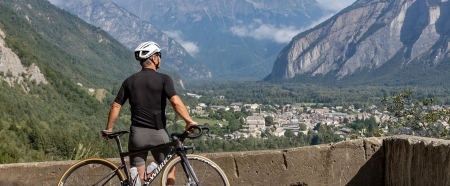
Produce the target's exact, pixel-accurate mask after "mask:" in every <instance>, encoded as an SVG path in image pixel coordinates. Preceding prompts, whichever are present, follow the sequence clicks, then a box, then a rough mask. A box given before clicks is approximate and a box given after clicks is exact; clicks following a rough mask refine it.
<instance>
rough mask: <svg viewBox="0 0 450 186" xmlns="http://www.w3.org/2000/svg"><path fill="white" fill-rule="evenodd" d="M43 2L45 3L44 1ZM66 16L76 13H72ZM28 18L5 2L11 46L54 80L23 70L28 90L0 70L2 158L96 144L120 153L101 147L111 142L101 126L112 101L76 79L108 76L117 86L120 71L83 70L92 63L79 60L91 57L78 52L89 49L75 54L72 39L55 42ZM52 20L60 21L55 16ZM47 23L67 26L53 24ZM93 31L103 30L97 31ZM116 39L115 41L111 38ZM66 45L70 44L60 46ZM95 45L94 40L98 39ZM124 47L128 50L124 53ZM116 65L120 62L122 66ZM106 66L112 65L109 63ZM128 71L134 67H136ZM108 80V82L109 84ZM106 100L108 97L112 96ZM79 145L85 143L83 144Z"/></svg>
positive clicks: (48, 155) (71, 155)
mask: <svg viewBox="0 0 450 186" xmlns="http://www.w3.org/2000/svg"><path fill="white" fill-rule="evenodd" d="M14 2H18V1H14ZM33 2H34V3H33ZM45 2H46V1H45ZM29 3H33V4H31V5H30V6H38V4H37V2H36V1H30V2H29ZM43 4H44V5H45V3H43ZM47 4H48V3H47ZM48 5H49V4H48ZM14 8H16V9H18V8H19V7H18V6H14ZM47 8H48V7H47ZM47 16H49V18H50V17H52V18H53V17H55V16H56V15H52V14H48V15H47ZM67 16H68V17H71V15H70V14H68V13H67ZM69 20H70V19H69ZM69 20H68V21H65V22H66V23H67V24H71V22H72V24H73V21H69ZM29 22H30V21H28V20H25V19H23V18H21V17H20V16H19V15H18V14H16V12H14V11H13V10H12V9H11V8H10V7H8V6H5V5H4V4H3V3H0V29H1V30H2V31H3V32H4V33H5V38H4V40H5V43H6V46H7V47H9V48H11V49H12V50H13V51H14V53H16V54H17V55H18V57H19V58H20V59H21V62H22V64H23V65H24V66H25V67H28V66H30V65H31V64H35V65H37V66H38V67H39V68H40V69H41V72H42V73H43V74H44V76H45V78H46V79H47V81H48V82H49V83H48V84H42V83H40V84H37V83H36V81H30V80H29V79H27V76H26V75H25V74H24V75H23V77H24V82H21V84H22V85H23V84H25V86H27V87H29V89H30V90H29V91H28V92H25V91H24V90H23V88H22V85H21V84H19V82H16V84H15V85H13V86H10V85H9V84H8V83H7V82H6V81H3V79H4V78H5V76H8V74H7V73H6V74H5V73H2V74H1V77H0V79H2V81H1V83H0V100H1V101H0V141H1V142H0V163H11V162H24V161H46V160H63V159H75V158H76V156H79V155H80V153H81V152H82V151H83V148H84V149H89V148H94V147H95V149H91V153H92V154H95V153H97V155H96V156H114V155H115V154H116V153H115V151H113V150H111V151H112V152H109V150H102V149H99V148H108V145H106V146H105V145H100V143H103V141H102V140H99V139H101V138H99V131H100V130H101V129H103V128H104V126H105V123H106V117H107V112H108V106H107V105H105V104H104V103H102V102H100V101H98V100H96V99H95V98H94V97H92V96H90V95H89V94H88V91H87V90H86V89H85V88H83V87H80V86H78V85H76V82H77V80H83V79H84V80H85V81H90V82H93V83H92V84H95V85H97V86H99V85H101V84H102V83H105V82H108V84H109V85H110V87H112V84H113V82H119V79H118V78H119V77H115V76H114V74H110V75H109V77H107V78H100V77H98V78H97V76H101V77H104V76H103V74H102V73H100V72H97V71H95V67H92V68H91V69H90V70H85V71H83V69H87V68H89V65H87V66H84V67H83V66H82V65H81V64H77V63H76V62H80V63H81V62H85V63H87V62H88V60H83V59H82V58H81V57H79V56H84V55H80V54H76V53H77V52H78V53H79V51H78V50H71V52H68V50H69V49H70V48H72V49H73V47H74V46H72V43H71V42H68V41H64V40H63V41H60V42H61V43H60V44H58V43H53V42H52V40H50V39H49V38H47V37H46V36H44V35H43V32H42V31H36V30H35V29H34V28H33V27H32V26H31V25H30V24H29ZM63 22H64V21H63ZM53 23H54V24H58V23H57V22H56V21H55V20H53ZM80 24H81V23H80ZM41 26H43V24H42V25H41ZM60 26H63V25H60ZM78 26H79V25H78ZM43 27H45V26H43ZM45 29H49V30H52V29H54V30H62V29H60V28H58V27H50V26H47V27H46V28H45ZM68 29H70V28H68ZM98 32H99V33H100V32H101V31H98ZM80 34H81V33H80ZM94 35H96V36H101V34H98V33H96V34H94ZM63 36H64V33H61V34H60V35H57V34H55V35H54V36H53V37H52V38H53V39H54V40H58V37H63ZM49 37H50V36H49ZM65 37H67V38H72V39H73V37H72V36H70V35H69V33H65ZM77 37H78V38H87V37H88V36H83V35H79V36H77ZM111 42H113V41H112V40H111ZM78 43H79V44H80V45H84V46H88V45H89V43H85V41H84V40H79V41H78ZM62 45H65V47H61V46H62ZM92 45H93V46H95V44H92ZM94 48H95V47H94ZM103 49H105V47H103ZM100 50H102V48H101V47H99V48H98V51H100ZM117 51H120V50H117ZM117 51H116V52H117ZM125 51H126V50H123V51H122V53H125ZM70 53H71V54H70ZM97 55H98V58H100V59H101V58H103V57H102V56H108V55H107V54H103V53H100V52H99V53H98V54H97ZM117 56H119V55H117ZM117 56H110V58H111V60H112V59H113V58H116V57H117ZM84 57H86V56H84ZM122 59H125V57H122ZM97 65H99V66H97V67H100V66H101V64H97ZM103 65H107V63H106V62H105V63H104V64H103ZM116 65H118V63H116ZM101 68H103V67H101ZM101 68H99V69H101ZM117 69H119V68H118V67H117ZM130 69H131V68H130ZM105 70H107V69H106V68H105ZM128 71H129V73H131V70H128ZM85 74H91V76H89V75H86V76H84V75H85ZM121 76H122V77H124V76H125V73H122V74H121ZM94 80H98V81H94ZM83 82H84V81H83ZM108 84H106V83H105V86H107V85H108ZM105 88H107V87H105ZM109 95H110V94H109ZM109 97H111V96H109ZM108 99H111V98H108ZM108 99H107V100H108ZM107 100H105V102H110V101H107ZM121 126H124V125H121V122H120V121H119V122H118V129H120V128H121ZM110 145H112V144H110ZM80 146H82V147H83V148H81V149H79V148H78V147H80ZM94 151H95V153H94ZM99 152H101V153H99Z"/></svg>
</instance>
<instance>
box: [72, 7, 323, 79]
mask: <svg viewBox="0 0 450 186" xmlns="http://www.w3.org/2000/svg"><path fill="white" fill-rule="evenodd" d="M86 1H87V0H73V1H71V2H72V3H65V7H66V8H67V9H68V10H70V11H72V12H74V13H75V14H77V15H79V16H80V17H82V18H83V17H84V18H83V19H85V20H89V18H88V16H86V14H90V13H91V12H92V14H101V13H104V14H106V15H103V14H102V16H101V17H103V18H104V19H102V20H99V21H100V22H97V23H95V24H96V25H101V24H104V23H101V22H110V21H111V20H120V19H122V18H121V17H123V16H125V15H124V14H117V13H113V12H111V13H109V14H108V11H102V12H96V11H93V10H95V8H94V7H92V8H88V6H87V5H86V6H85V8H83V7H82V6H78V5H76V4H82V2H86ZM110 1H114V2H115V3H116V4H118V5H119V6H120V7H123V8H125V9H127V10H128V11H130V12H131V13H133V14H134V15H137V16H138V17H140V18H141V20H143V21H148V22H150V23H151V24H152V25H153V26H154V27H156V28H158V30H161V31H163V32H164V33H166V34H167V35H169V36H170V37H171V38H174V39H175V40H177V41H178V42H179V43H180V44H181V45H182V46H183V47H184V48H185V49H186V50H187V51H188V52H189V53H190V54H192V56H194V57H195V58H196V59H198V60H199V61H201V62H202V63H203V64H205V65H206V67H208V69H210V70H211V72H212V76H213V78H215V79H242V78H244V79H248V78H252V79H261V78H263V77H265V76H266V75H268V74H269V73H270V70H271V67H272V66H273V62H274V60H275V59H276V56H277V54H278V53H279V52H280V51H281V49H282V48H283V47H284V46H285V45H286V44H287V43H288V42H289V41H290V40H291V39H292V37H294V36H295V35H296V34H298V33H299V32H300V30H301V29H304V28H306V27H307V26H308V25H310V24H312V23H313V22H314V21H317V20H319V19H320V18H321V17H322V16H324V15H325V14H326V13H328V12H327V11H325V10H323V9H322V8H320V7H319V4H318V3H317V2H316V1H314V0H282V1H280V0H252V1H251V0H245V1H244V0H226V1H225V0H193V1H184V0H165V1H157V0H126V1H125V0H110ZM104 2H105V1H104ZM105 4H108V3H105ZM90 17H94V16H92V15H91V16H90ZM117 25H128V24H126V23H124V22H120V23H117V24H114V27H119V26H117ZM138 25H139V24H138ZM102 28H103V27H102ZM128 28H133V29H135V27H131V26H128ZM105 30H107V29H105ZM124 32H125V31H124ZM129 32H131V31H129ZM112 35H114V34H112ZM115 37H117V36H115ZM119 40H120V39H119ZM183 60H184V59H183ZM180 74H181V73H180Z"/></svg>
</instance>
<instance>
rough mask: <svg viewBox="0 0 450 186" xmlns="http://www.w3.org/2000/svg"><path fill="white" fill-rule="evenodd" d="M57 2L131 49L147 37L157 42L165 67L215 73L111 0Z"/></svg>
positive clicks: (194, 74) (186, 73) (191, 74)
mask: <svg viewBox="0 0 450 186" xmlns="http://www.w3.org/2000/svg"><path fill="white" fill-rule="evenodd" d="M57 5H59V6H60V7H62V8H64V9H66V10H69V11H71V12H72V13H73V14H75V15H78V16H79V17H80V18H82V19H83V20H85V21H86V22H88V23H90V24H93V25H96V26H98V27H99V28H101V29H103V30H105V31H106V32H108V33H109V34H110V35H111V36H113V37H114V38H116V39H117V40H118V41H120V42H121V43H122V44H123V45H125V46H126V47H127V48H128V49H130V50H134V49H135V48H136V47H137V46H138V45H139V44H140V43H142V42H144V41H155V42H157V43H158V44H159V45H160V46H161V48H162V53H163V58H162V59H163V61H162V68H164V69H166V70H169V71H173V72H176V73H178V74H180V75H181V76H183V77H185V78H190V79H192V78H193V79H199V78H211V76H212V73H211V72H210V71H209V70H208V69H207V68H206V67H205V65H204V64H202V63H200V62H199V61H198V60H196V59H194V58H193V57H192V56H191V55H190V54H189V53H188V52H186V50H185V49H184V48H183V47H182V46H181V45H180V44H178V43H177V42H176V41H175V40H173V39H172V38H170V37H168V35H166V34H164V33H163V32H160V31H159V30H157V29H156V28H155V27H154V26H153V25H152V24H150V23H148V22H146V21H143V20H141V19H140V18H139V17H137V16H135V15H134V14H132V13H130V12H128V11H127V10H125V9H124V8H121V7H119V6H117V5H116V4H115V3H113V2H111V1H107V0H74V1H63V2H62V1H61V3H57Z"/></svg>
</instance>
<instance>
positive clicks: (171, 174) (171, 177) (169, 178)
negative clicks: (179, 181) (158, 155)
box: [167, 167, 176, 185]
mask: <svg viewBox="0 0 450 186" xmlns="http://www.w3.org/2000/svg"><path fill="white" fill-rule="evenodd" d="M175 169H176V168H175V167H173V168H172V170H170V172H169V175H167V185H175Z"/></svg>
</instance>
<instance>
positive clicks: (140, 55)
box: [134, 41, 161, 61]
mask: <svg viewBox="0 0 450 186" xmlns="http://www.w3.org/2000/svg"><path fill="white" fill-rule="evenodd" d="M157 52H161V48H160V47H159V45H158V44H156V43H155V42H152V41H147V42H144V43H141V44H140V45H139V46H138V47H136V49H134V57H135V58H136V60H138V61H141V60H145V59H148V58H149V57H150V56H152V55H153V54H155V53H157Z"/></svg>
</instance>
